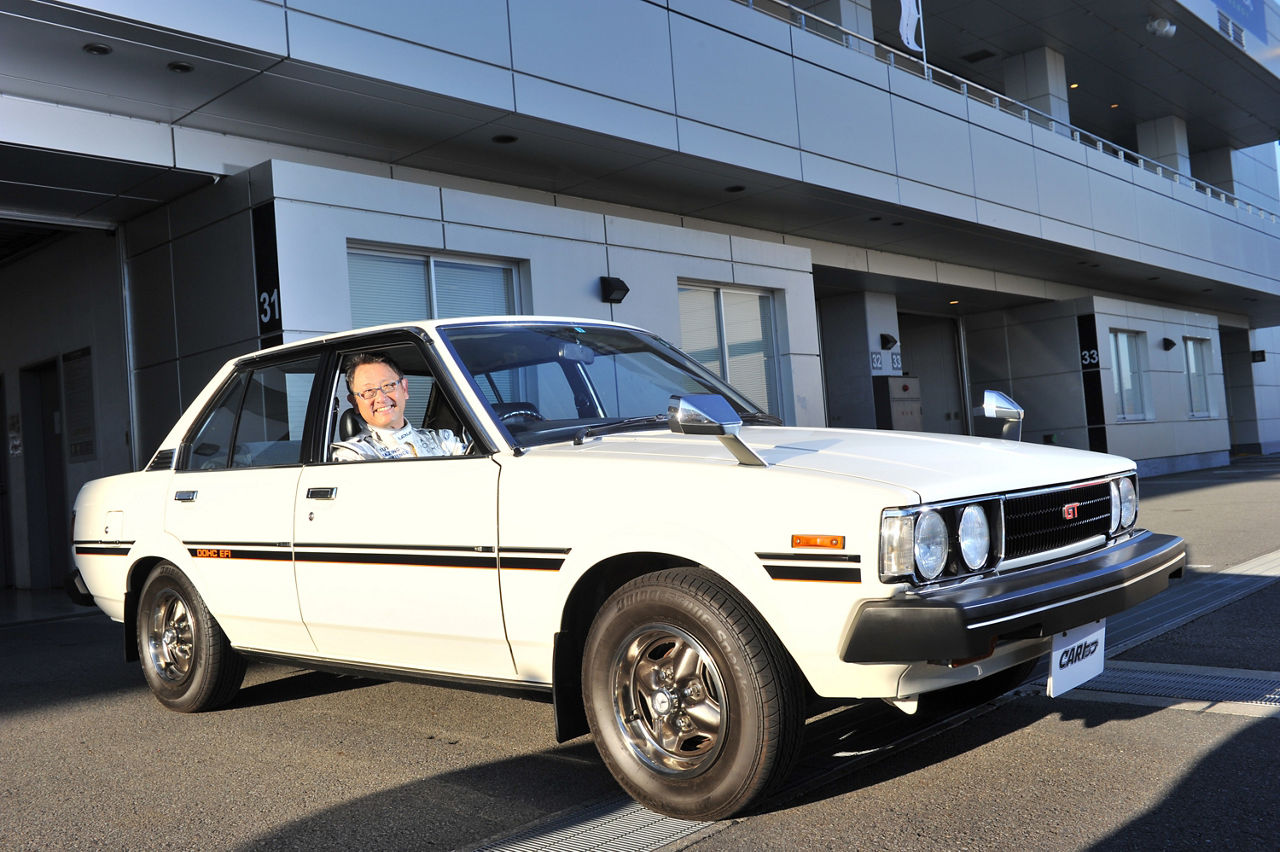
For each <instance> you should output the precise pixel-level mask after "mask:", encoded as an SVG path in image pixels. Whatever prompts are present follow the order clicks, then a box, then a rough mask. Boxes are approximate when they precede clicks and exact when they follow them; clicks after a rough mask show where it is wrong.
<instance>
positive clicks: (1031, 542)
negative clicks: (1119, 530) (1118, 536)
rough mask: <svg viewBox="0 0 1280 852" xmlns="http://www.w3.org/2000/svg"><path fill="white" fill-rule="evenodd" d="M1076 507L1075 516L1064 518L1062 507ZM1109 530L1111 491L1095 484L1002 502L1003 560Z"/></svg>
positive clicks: (1011, 498)
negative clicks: (1074, 505) (1075, 505)
mask: <svg viewBox="0 0 1280 852" xmlns="http://www.w3.org/2000/svg"><path fill="white" fill-rule="evenodd" d="M1071 504H1079V505H1078V506H1077V507H1076V517H1074V518H1068V517H1067V514H1068V513H1067V512H1066V507H1067V506H1068V505H1071ZM1110 527H1111V488H1110V486H1109V485H1108V484H1107V483H1105V482H1102V483H1096V484H1092V485H1085V486H1080V487H1076V488H1064V489H1062V490H1061V491H1051V492H1045V493H1040V494H1031V495H1027V496H1024V497H1019V496H1017V495H1014V496H1011V497H1009V498H1007V499H1006V500H1005V503H1004V532H1005V544H1004V548H1005V551H1004V558H1005V559H1021V558H1022V557H1025V556H1030V555H1032V554H1035V553H1043V552H1045V551H1048V550H1056V549H1058V548H1060V547H1066V546H1068V545H1071V544H1074V543H1076V542H1078V541H1083V540H1085V539H1088V538H1092V537H1094V536H1097V535H1106V534H1107V532H1108V531H1109V530H1110Z"/></svg>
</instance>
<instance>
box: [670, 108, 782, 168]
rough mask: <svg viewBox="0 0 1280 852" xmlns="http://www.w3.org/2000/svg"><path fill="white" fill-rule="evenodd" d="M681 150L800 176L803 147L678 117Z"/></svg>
mask: <svg viewBox="0 0 1280 852" xmlns="http://www.w3.org/2000/svg"><path fill="white" fill-rule="evenodd" d="M678 130H679V133H680V151H681V152H682V153H685V154H692V155H694V156H695V157H705V158H706V159H708V160H711V161H713V162H726V163H733V164H734V165H737V166H745V167H747V168H749V169H755V170H756V171H760V172H765V173H766V174H774V175H781V176H782V177H787V178H793V179H795V180H799V179H800V177H801V174H800V151H799V150H798V149H797V148H795V147H794V146H792V145H782V144H779V143H777V142H770V141H768V140H766V139H758V138H756V137H754V136H748V135H746V134H743V133H738V132H735V131H732V130H725V129H723V128H720V127H713V126H712V125H709V124H702V123H700V122H697V121H690V120H688V119H685V118H681V119H679V124H678Z"/></svg>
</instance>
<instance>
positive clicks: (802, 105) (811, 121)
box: [795, 62, 895, 174]
mask: <svg viewBox="0 0 1280 852" xmlns="http://www.w3.org/2000/svg"><path fill="white" fill-rule="evenodd" d="M795 87H796V107H797V114H798V116H799V123H800V131H799V133H800V136H799V141H800V147H801V148H803V149H804V150H806V151H813V152H815V153H818V154H822V155H824V156H827V157H831V158H833V159H836V160H843V161H845V162H848V163H856V164H858V165H859V166H861V167H863V168H868V169H877V170H879V171H883V172H887V173H890V174H892V173H893V172H894V170H895V162H894V157H893V153H894V152H893V116H892V113H891V110H890V96H889V94H888V92H885V91H884V90H882V89H877V88H875V87H873V86H868V85H866V84H865V83H863V82H861V81H859V80H854V79H850V78H848V77H846V76H843V75H841V74H837V73H835V72H833V71H829V70H827V69H825V68H820V67H818V66H816V65H812V64H810V63H808V62H796V63H795Z"/></svg>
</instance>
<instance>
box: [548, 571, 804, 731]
mask: <svg viewBox="0 0 1280 852" xmlns="http://www.w3.org/2000/svg"><path fill="white" fill-rule="evenodd" d="M690 567H692V568H701V569H702V570H704V571H707V572H708V573H710V574H712V575H714V576H715V578H716V580H717V581H718V582H719V583H722V584H723V585H724V586H725V588H726V590H728V591H729V592H731V593H732V594H733V595H734V596H735V597H736V598H737V599H738V600H739V601H740V602H741V604H742V605H743V606H746V607H750V608H751V609H752V611H754V612H755V613H756V616H757V618H758V619H759V621H760V623H761V624H762V625H763V626H764V627H765V628H767V629H770V630H772V627H770V625H769V623H768V621H767V620H765V618H764V616H763V615H761V614H760V611H759V610H758V609H757V608H756V607H755V606H754V605H752V603H751V601H750V599H749V598H748V597H747V596H746V595H744V594H743V593H742V592H741V591H740V590H739V589H738V588H737V587H736V586H735V585H734V583H733V581H732V580H730V579H729V578H728V577H726V576H725V575H724V574H722V573H720V572H718V571H715V570H714V569H712V568H709V567H708V566H706V565H703V564H702V563H701V562H699V561H698V560H696V559H690V558H688V557H684V556H678V555H676V554H671V553H661V552H654V551H637V552H632V553H621V554H618V555H616V556H610V557H608V558H607V559H604V560H602V561H600V562H598V563H596V564H595V565H593V566H592V567H591V568H589V569H588V570H587V571H586V572H585V573H583V575H582V576H581V577H579V578H578V580H577V582H576V583H574V586H573V589H572V590H571V591H570V592H569V595H568V597H567V598H566V599H565V604H564V610H563V611H562V612H561V615H560V630H559V631H558V632H557V633H556V635H555V640H554V646H553V651H552V669H551V697H552V706H553V708H554V716H555V727H556V742H565V741H566V740H571V739H573V738H574V737H579V736H582V735H583V734H586V733H588V732H589V730H590V728H589V726H588V725H587V714H586V709H585V707H584V706H583V703H582V656H583V653H584V651H585V649H586V639H587V632H588V631H589V630H590V629H591V622H592V621H593V620H594V618H595V614H596V613H597V612H599V610H600V607H601V606H603V604H604V602H605V601H606V600H607V599H608V598H609V596H610V595H612V594H613V593H614V592H616V591H617V590H618V589H619V588H621V587H622V586H623V585H625V584H627V583H629V582H631V581H632V580H634V579H636V578H637V577H642V576H644V575H645V574H653V573H656V572H658V571H665V570H666V569H668V568H690ZM779 646H780V647H781V648H782V650H783V653H785V654H787V656H788V657H790V652H789V651H787V649H786V646H785V645H782V643H781V642H779ZM791 663H792V665H793V666H794V668H795V671H796V673H797V675H798V676H799V677H800V679H801V681H802V683H803V684H804V688H805V695H806V700H811V699H812V697H813V696H814V692H813V690H812V688H811V687H810V686H809V683H808V680H807V678H805V676H804V673H803V672H802V671H801V670H800V667H799V666H796V665H795V661H794V660H791Z"/></svg>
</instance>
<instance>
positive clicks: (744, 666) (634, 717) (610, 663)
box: [582, 568, 804, 820]
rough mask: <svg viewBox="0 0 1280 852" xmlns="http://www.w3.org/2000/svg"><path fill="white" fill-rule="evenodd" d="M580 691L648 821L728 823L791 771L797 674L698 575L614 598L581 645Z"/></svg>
mask: <svg viewBox="0 0 1280 852" xmlns="http://www.w3.org/2000/svg"><path fill="white" fill-rule="evenodd" d="M582 684H583V699H584V703H585V706H586V712H587V720H588V722H589V723H590V726H591V732H592V735H593V736H594V738H595V742H596V748H597V749H598V750H599V752H600V756H601V758H602V759H603V760H604V763H605V765H606V766H607V767H608V768H609V771H610V772H612V773H613V776H614V778H615V779H616V780H617V781H618V783H619V784H620V785H621V786H622V788H623V789H624V790H626V792H627V793H629V794H630V795H631V796H632V797H633V798H635V799H636V801H638V802H640V803H641V804H642V805H644V806H645V807H647V808H649V809H651V810H654V811H657V812H658V813H662V814H666V815H669V816H674V817H680V818H682V819H693V820H719V819H724V818H726V817H729V816H732V815H733V814H735V813H738V812H740V811H743V810H745V809H747V808H749V807H751V806H752V805H753V804H755V803H757V802H758V801H759V800H760V799H761V798H763V797H764V796H766V795H768V794H769V793H771V792H773V791H774V790H775V789H776V788H777V786H778V785H779V783H780V782H781V781H783V780H784V779H785V778H786V776H787V774H788V773H789V772H790V770H791V768H792V765H793V763H794V761H795V757H796V754H797V752H798V746H799V742H800V737H801V733H802V728H803V724H804V715H803V697H804V693H803V690H802V689H801V684H800V679H799V675H798V674H797V672H796V668H795V665H794V663H793V662H792V661H791V659H790V657H789V656H788V655H787V653H786V651H785V650H784V649H783V648H782V646H781V643H780V642H779V641H778V639H777V637H775V636H774V634H773V632H772V631H771V630H770V629H769V628H768V626H767V625H766V624H765V623H764V621H763V619H762V618H761V617H760V616H759V615H758V614H757V613H756V611H755V610H754V609H753V608H752V607H751V606H750V604H748V603H746V602H745V601H743V600H741V599H740V598H739V597H738V596H737V595H736V594H735V593H733V592H732V590H730V589H729V588H728V587H727V586H726V585H725V584H724V583H723V582H722V581H721V580H719V578H718V577H716V575H714V574H712V573H711V572H709V571H706V570H704V569H700V568H677V569H671V570H667V571H661V572H658V573H655V574H648V575H645V576H642V577H639V578H637V579H635V580H632V581H631V582H629V583H627V584H626V585H624V586H623V587H622V588H620V589H619V590H618V591H617V592H615V593H614V594H613V595H612V596H611V597H610V598H609V599H608V600H607V601H606V602H605V604H604V606H603V607H602V608H601V609H600V611H599V613H598V614H597V615H596V618H595V621H594V622H593V623H592V625H591V630H590V632H589V633H588V635H587V643H586V651H585V654H584V656H583V665H582Z"/></svg>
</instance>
